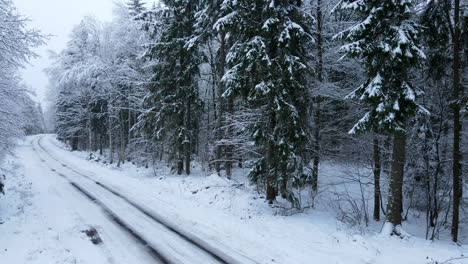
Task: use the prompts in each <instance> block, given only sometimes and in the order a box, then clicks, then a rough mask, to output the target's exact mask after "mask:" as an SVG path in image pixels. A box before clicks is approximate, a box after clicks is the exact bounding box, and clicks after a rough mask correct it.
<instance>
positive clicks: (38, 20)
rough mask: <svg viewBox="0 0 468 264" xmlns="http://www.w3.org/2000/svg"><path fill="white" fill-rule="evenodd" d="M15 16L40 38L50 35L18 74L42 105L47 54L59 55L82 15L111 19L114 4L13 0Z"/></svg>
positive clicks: (90, 0) (101, 0)
mask: <svg viewBox="0 0 468 264" xmlns="http://www.w3.org/2000/svg"><path fill="white" fill-rule="evenodd" d="M13 1H14V2H15V4H16V6H17V8H18V10H19V12H20V13H21V14H23V15H25V16H27V17H29V19H30V20H31V22H30V26H31V27H34V28H37V29H40V30H41V31H42V32H43V33H44V34H50V35H54V36H53V37H51V39H50V40H48V41H47V44H46V45H45V46H42V47H40V48H38V49H37V53H38V54H39V55H40V56H41V57H40V58H37V59H35V60H33V61H31V65H30V66H28V67H27V68H26V69H25V70H23V71H22V75H23V78H24V80H25V82H26V83H27V84H28V85H30V86H32V87H33V89H34V90H36V91H37V97H38V100H39V101H40V102H41V103H44V99H45V94H46V87H47V83H48V81H47V76H46V74H45V73H44V72H43V70H44V69H45V68H47V67H48V66H49V65H50V61H49V60H48V55H47V50H53V51H60V50H62V49H63V48H64V47H65V45H66V43H67V40H68V36H69V33H70V32H71V30H72V28H73V26H75V25H77V24H78V23H80V21H81V19H82V18H83V16H85V15H92V16H95V17H97V18H98V19H99V20H101V21H110V20H111V19H112V10H113V8H114V2H115V1H116V0H13Z"/></svg>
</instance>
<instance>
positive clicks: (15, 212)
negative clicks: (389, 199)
mask: <svg viewBox="0 0 468 264" xmlns="http://www.w3.org/2000/svg"><path fill="white" fill-rule="evenodd" d="M60 144H61V143H60V142H58V141H57V140H56V139H55V136H53V135H38V136H32V137H28V138H27V139H26V140H25V141H24V142H23V143H21V144H20V146H19V147H18V148H17V151H16V157H13V158H11V159H9V160H8V161H7V164H8V165H9V168H8V169H9V170H11V172H12V173H13V174H12V175H13V176H12V177H9V178H8V181H7V186H8V189H7V192H6V196H5V197H4V198H3V199H2V200H1V202H0V211H1V212H2V214H1V217H2V219H0V223H1V224H0V236H1V237H2V239H1V240H0V260H1V262H2V263H18V264H23V263H24V264H26V263H38V264H50V263H61V264H68V263H90V264H94V263H100V264H101V263H102V264H104V263H135V264H146V263H312V262H311V260H312V259H317V260H320V263H356V264H358V263H394V261H395V260H398V261H399V263H408V264H409V263H437V262H435V261H446V260H449V259H454V258H460V257H462V259H460V260H458V262H456V261H455V262H453V261H452V262H450V263H466V261H467V259H466V258H464V256H466V255H467V254H468V252H467V251H466V248H465V246H461V247H458V246H454V245H453V244H451V243H446V242H430V241H426V240H423V239H420V238H417V237H413V238H410V239H408V240H400V239H398V238H388V237H380V236H379V235H372V234H367V235H357V234H356V233H354V234H353V233H352V232H346V231H345V230H346V228H345V227H344V226H343V225H341V224H340V223H339V222H336V221H335V220H333V217H332V216H330V215H327V214H326V213H325V214H324V213H320V212H316V213H314V214H303V215H297V216H294V217H292V216H289V217H282V216H278V215H276V216H275V215H271V212H269V210H272V208H269V207H268V206H267V205H266V204H264V203H263V202H262V201H258V200H250V198H248V197H249V193H248V192H247V190H239V189H238V187H232V183H229V182H224V180H223V179H221V178H219V177H216V178H213V177H214V176H208V177H206V176H202V175H201V174H200V176H194V177H181V178H177V177H175V176H172V177H166V176H167V175H163V173H162V172H158V171H157V172H156V176H157V177H154V176H152V177H148V178H146V177H145V176H142V175H144V174H142V172H141V171H140V172H139V173H135V171H132V170H131V166H129V167H125V168H122V169H121V170H118V169H111V168H110V167H107V166H103V165H102V164H100V163H96V162H93V161H89V160H86V159H84V158H83V157H81V156H80V155H81V154H83V153H81V152H76V153H73V152H70V151H68V150H67V149H65V148H64V146H63V145H60ZM204 182H208V183H209V185H206V186H205V185H203V184H204ZM229 197H231V199H233V197H236V199H235V200H229ZM205 200H206V201H205ZM244 200H245V201H244ZM226 206H227V207H226ZM262 206H265V207H262ZM247 215H248V216H247ZM239 216H241V217H239ZM86 231H87V233H86ZM3 261H5V262H3Z"/></svg>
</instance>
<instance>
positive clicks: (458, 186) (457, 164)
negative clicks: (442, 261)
mask: <svg viewBox="0 0 468 264" xmlns="http://www.w3.org/2000/svg"><path fill="white" fill-rule="evenodd" d="M454 4H455V6H454V16H453V17H454V21H453V22H454V23H453V24H454V30H453V39H452V40H453V100H454V103H453V106H452V107H453V169H452V174H453V213H452V230H451V233H452V240H453V242H457V241H458V224H459V214H460V200H461V198H462V186H463V184H462V177H461V154H460V140H461V131H462V122H461V120H460V110H461V107H460V104H461V102H460V101H461V95H462V87H461V85H460V27H461V25H460V0H455V2H454Z"/></svg>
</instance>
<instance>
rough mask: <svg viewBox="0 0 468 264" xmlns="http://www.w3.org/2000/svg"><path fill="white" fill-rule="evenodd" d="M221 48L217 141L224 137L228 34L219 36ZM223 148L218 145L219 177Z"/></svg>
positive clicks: (218, 71) (216, 153)
mask: <svg viewBox="0 0 468 264" xmlns="http://www.w3.org/2000/svg"><path fill="white" fill-rule="evenodd" d="M219 41H220V47H219V54H218V56H219V57H218V61H217V77H218V80H217V85H218V91H217V106H218V109H217V115H216V116H217V119H216V140H218V141H219V140H221V139H222V137H223V133H222V127H223V117H224V101H225V100H224V98H223V93H224V85H223V83H222V82H221V78H222V77H223V76H224V72H225V66H226V34H224V33H221V34H220V35H219ZM222 152H223V146H222V145H221V144H219V142H218V144H217V145H216V151H215V159H216V161H215V169H216V172H217V173H218V175H221V162H222V161H221V160H222V156H223V155H222Z"/></svg>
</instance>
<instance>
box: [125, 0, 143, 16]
mask: <svg viewBox="0 0 468 264" xmlns="http://www.w3.org/2000/svg"><path fill="white" fill-rule="evenodd" d="M127 6H128V9H129V11H130V14H131V15H132V16H138V15H140V14H142V13H143V12H145V11H146V3H145V2H144V1H142V0H129V1H128V2H127Z"/></svg>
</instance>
